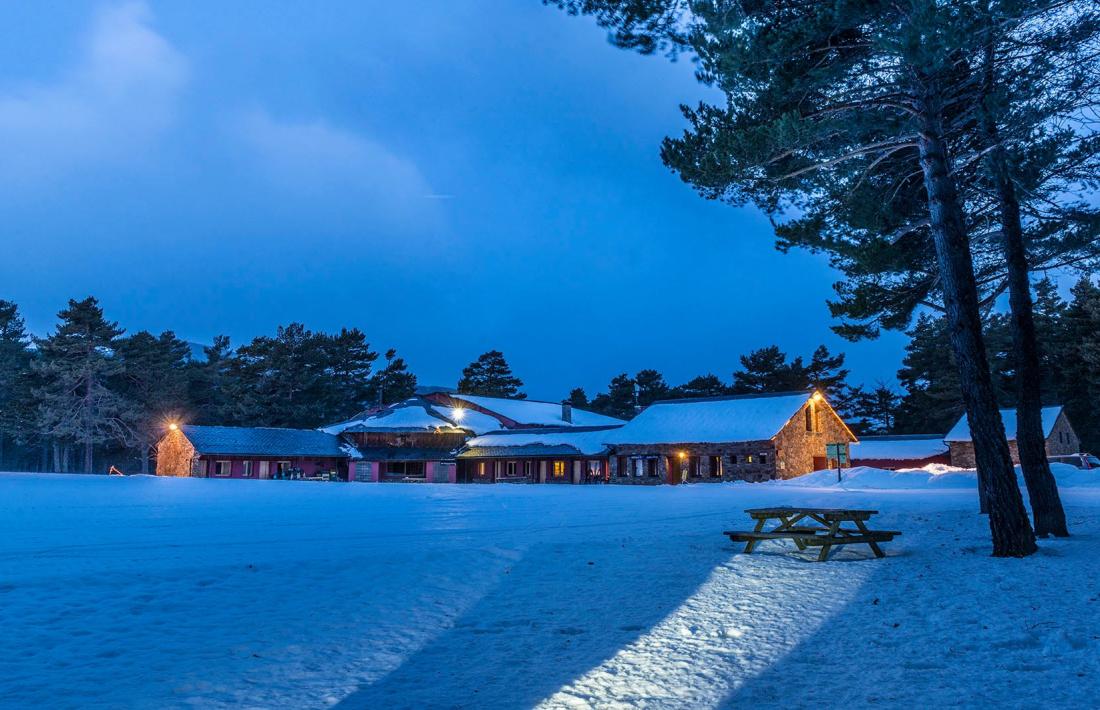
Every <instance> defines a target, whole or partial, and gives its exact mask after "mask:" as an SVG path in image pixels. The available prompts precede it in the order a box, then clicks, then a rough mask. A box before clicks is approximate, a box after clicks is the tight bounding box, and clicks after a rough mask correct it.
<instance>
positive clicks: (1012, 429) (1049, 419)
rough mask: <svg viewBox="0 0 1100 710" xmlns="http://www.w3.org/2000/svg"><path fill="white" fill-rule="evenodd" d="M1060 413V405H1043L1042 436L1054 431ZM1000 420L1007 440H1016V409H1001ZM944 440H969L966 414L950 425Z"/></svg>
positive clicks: (1045, 436)
mask: <svg viewBox="0 0 1100 710" xmlns="http://www.w3.org/2000/svg"><path fill="white" fill-rule="evenodd" d="M1061 413H1062V405H1060V404H1056V405H1053V406H1050V407H1043V437H1044V438H1049V437H1050V435H1051V434H1052V433H1054V423H1055V422H1057V421H1058V415H1059V414H1061ZM1001 421H1003V422H1004V424H1005V435H1006V436H1007V438H1008V440H1009V441H1015V440H1016V410H1015V409H1002V410H1001ZM943 440H944V441H955V442H959V441H971V438H970V423H969V422H968V421H967V420H966V415H965V414H964V415H962V416H961V417H960V418H959V421H957V422H956V423H955V426H953V427H951V431H949V432H947V436H945V437H943Z"/></svg>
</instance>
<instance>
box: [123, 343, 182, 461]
mask: <svg viewBox="0 0 1100 710" xmlns="http://www.w3.org/2000/svg"><path fill="white" fill-rule="evenodd" d="M115 353H116V356H117V357H118V358H119V359H120V360H121V362H122V371H121V372H120V373H119V375H118V377H117V380H118V384H117V385H116V386H115V387H114V389H115V390H116V391H117V392H118V393H119V394H120V395H121V396H122V397H124V398H125V399H126V402H127V403H128V407H129V411H128V419H129V420H130V421H131V422H132V429H133V434H134V439H135V441H134V443H135V446H136V449H137V452H138V460H139V462H140V466H141V473H145V474H147V473H149V459H150V456H152V453H153V448H154V447H155V446H156V443H157V441H158V440H160V438H161V437H162V436H163V435H164V433H165V431H166V427H167V426H168V424H169V423H171V422H175V421H178V420H180V419H181V418H182V417H183V415H184V414H185V412H186V410H187V408H188V392H187V388H188V379H189V378H188V375H189V372H188V364H189V361H190V359H191V348H190V346H188V344H187V343H185V342H183V341H182V340H180V339H179V338H177V337H176V336H175V334H174V333H172V332H171V331H165V332H163V333H161V334H160V336H159V337H158V336H154V335H153V334H152V333H149V332H148V331H144V330H143V331H139V332H137V333H134V334H133V335H131V336H129V337H126V338H121V339H120V340H119V341H118V343H117V345H116V348H115Z"/></svg>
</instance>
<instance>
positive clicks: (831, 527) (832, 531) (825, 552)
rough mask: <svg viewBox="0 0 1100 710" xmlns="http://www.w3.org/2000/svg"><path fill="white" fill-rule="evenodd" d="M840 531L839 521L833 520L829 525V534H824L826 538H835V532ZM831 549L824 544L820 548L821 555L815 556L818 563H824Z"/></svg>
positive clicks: (830, 546)
mask: <svg viewBox="0 0 1100 710" xmlns="http://www.w3.org/2000/svg"><path fill="white" fill-rule="evenodd" d="M839 530H840V521H839V520H835V521H833V522H832V523H831V524H830V525H829V532H827V533H826V534H825V537H826V538H830V537H836V535H837V532H839ZM832 549H833V546H832V545H830V544H828V543H825V544H824V545H822V546H821V553H820V554H819V555H818V556H817V561H818V562H824V561H825V560H827V559H829V551H830V550H832Z"/></svg>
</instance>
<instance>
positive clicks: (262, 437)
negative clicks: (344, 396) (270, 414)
mask: <svg viewBox="0 0 1100 710" xmlns="http://www.w3.org/2000/svg"><path fill="white" fill-rule="evenodd" d="M180 431H182V432H183V434H184V436H186V437H187V440H188V441H190V442H191V445H192V446H194V447H195V451H196V452H197V453H199V454H200V455H211V456H216V455H223V456H245V455H248V456H319V457H326V458H328V457H331V458H347V457H348V456H349V452H348V451H347V450H346V449H345V447H344V442H343V441H341V440H340V438H339V437H337V436H333V435H332V434H329V433H326V432H323V431H317V430H316V429H277V428H269V427H233V426H197V425H193V424H185V425H183V426H181V427H180Z"/></svg>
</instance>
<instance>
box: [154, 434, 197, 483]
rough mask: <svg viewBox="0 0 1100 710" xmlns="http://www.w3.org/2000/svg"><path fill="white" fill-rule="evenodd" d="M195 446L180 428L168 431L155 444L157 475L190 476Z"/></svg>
mask: <svg viewBox="0 0 1100 710" xmlns="http://www.w3.org/2000/svg"><path fill="white" fill-rule="evenodd" d="M194 458H195V447H194V446H192V445H191V442H190V441H188V440H187V437H186V436H184V435H183V432H182V431H180V430H178V429H177V430H176V431H170V432H168V434H166V435H165V437H164V438H163V439H161V440H160V442H159V443H158V444H157V475H158V476H190V475H191V461H192V459H194Z"/></svg>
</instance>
